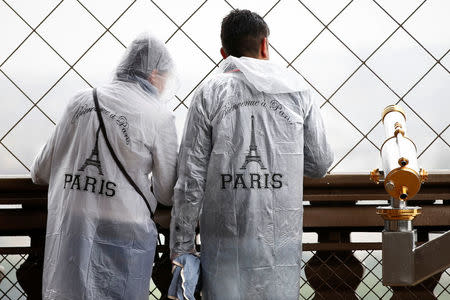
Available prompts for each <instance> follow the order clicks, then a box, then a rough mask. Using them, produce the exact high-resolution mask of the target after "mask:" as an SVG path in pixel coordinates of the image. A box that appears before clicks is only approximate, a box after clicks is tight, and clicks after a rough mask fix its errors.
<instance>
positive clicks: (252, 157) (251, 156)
mask: <svg viewBox="0 0 450 300" xmlns="http://www.w3.org/2000/svg"><path fill="white" fill-rule="evenodd" d="M254 123H255V117H254V116H253V115H252V133H251V137H250V150H249V151H248V154H247V155H246V156H245V162H244V164H243V165H242V167H241V170H245V169H247V164H248V163H250V162H252V161H254V162H257V163H258V164H259V166H260V167H261V169H262V170H265V169H267V168H266V167H264V164H263V162H262V160H261V156H260V155H259V153H258V147H257V146H256V139H255V124H254Z"/></svg>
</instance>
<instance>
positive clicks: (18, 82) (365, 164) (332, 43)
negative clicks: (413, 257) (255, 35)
mask: <svg viewBox="0 0 450 300" xmlns="http://www.w3.org/2000/svg"><path fill="white" fill-rule="evenodd" d="M232 7H234V8H249V9H251V10H254V11H256V12H258V13H259V14H261V15H263V16H264V18H265V20H266V22H267V23H268V25H269V27H270V30H271V34H270V37H269V41H270V44H271V49H270V55H271V59H272V60H274V61H276V62H277V63H279V64H281V65H283V66H289V67H290V68H294V70H295V71H297V72H298V73H299V76H303V77H304V78H305V79H306V80H307V81H308V83H309V84H311V86H312V90H313V92H314V96H315V100H316V101H317V102H318V103H319V104H320V105H321V106H322V113H323V116H324V118H325V121H326V124H327V128H328V135H329V138H330V141H331V143H332V145H333V148H334V151H335V157H336V159H335V162H334V164H333V166H332V167H331V169H330V171H331V172H332V173H334V172H368V171H369V170H371V169H373V168H376V167H380V164H381V163H380V159H379V151H378V149H377V148H379V147H380V146H381V144H382V142H383V141H384V136H383V130H382V127H381V124H380V123H379V121H380V115H381V112H382V110H383V108H384V107H385V106H387V105H389V104H394V103H398V102H399V104H400V105H401V106H402V107H403V108H404V109H405V111H406V113H407V125H408V131H409V134H408V135H409V136H410V137H411V138H412V139H413V140H414V142H415V143H416V145H417V148H418V155H419V157H420V158H419V160H420V164H421V166H422V167H424V168H426V169H428V170H430V169H431V170H436V169H450V129H449V120H450V117H449V114H450V101H449V100H450V73H449V69H450V54H449V53H448V52H449V48H450V29H449V28H450V18H449V17H448V13H449V12H450V1H447V0H428V1H415V0H402V1H399V0H396V1H391V0H377V1H373V0H355V1H344V0H328V1H325V0H321V1H318V0H302V1H297V0H281V1H275V0H270V1H269V0H267V1H237V0H228V1H224V0H209V1H194V0H183V1H168V0H154V1H149V0H137V1H131V0H126V1H125V0H123V1H106V0H104V1H98V0H95V1H94V0H92V1H91V0H85V1H81V0H80V1H75V0H64V1H43V0H39V1H25V0H20V1H0V22H1V26H0V91H1V93H0V103H1V109H0V175H18V174H28V173H29V168H30V166H31V163H32V161H33V158H34V156H35V155H36V154H37V152H38V151H39V149H40V147H41V146H42V145H43V144H44V143H45V141H46V140H47V138H48V137H49V135H50V133H51V131H52V130H53V128H54V125H55V123H57V122H58V120H59V118H60V116H61V114H62V111H63V109H64V107H65V105H66V103H67V102H68V101H69V99H70V97H71V96H72V95H73V94H74V93H75V92H76V91H77V90H80V89H85V88H89V86H97V85H100V84H102V83H105V82H108V81H109V80H110V79H111V74H112V71H113V70H114V67H115V66H116V64H117V62H118V60H119V59H120V57H121V55H122V54H123V53H124V50H125V46H126V45H128V44H129V43H130V41H131V40H132V39H133V38H134V37H135V36H136V35H138V34H139V33H140V32H142V31H146V30H148V31H150V32H152V33H153V34H156V35H157V36H158V37H159V38H161V39H162V40H163V41H165V42H166V43H167V46H168V48H169V49H170V51H171V52H172V54H173V56H174V57H175V59H176V62H177V65H178V71H179V74H180V77H181V87H180V90H179V91H178V93H177V97H176V98H174V99H172V100H171V101H170V102H169V103H168V104H167V105H168V106H169V107H170V109H171V110H173V111H174V113H175V115H176V118H177V127H178V133H179V135H180V136H181V133H182V129H183V125H184V121H185V117H186V113H187V108H188V107H189V103H190V100H191V95H192V91H193V89H195V87H196V86H197V85H198V84H199V83H200V82H201V81H202V80H204V79H205V78H206V77H208V76H211V74H214V73H215V72H217V65H218V64H219V63H220V61H221V56H220V54H219V48H220V38H219V33H220V22H221V19H222V18H223V16H224V15H225V14H227V13H228V12H229V11H230V10H231V9H232ZM411 14H412V15H411ZM438 60H439V62H438ZM300 74H301V75H300Z"/></svg>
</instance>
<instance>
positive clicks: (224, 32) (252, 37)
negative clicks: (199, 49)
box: [220, 9, 270, 57]
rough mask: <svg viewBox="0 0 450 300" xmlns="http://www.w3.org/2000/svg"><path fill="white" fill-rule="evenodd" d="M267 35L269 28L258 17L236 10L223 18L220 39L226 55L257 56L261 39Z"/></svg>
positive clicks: (251, 13) (246, 11)
mask: <svg viewBox="0 0 450 300" xmlns="http://www.w3.org/2000/svg"><path fill="white" fill-rule="evenodd" d="M269 33H270V32H269V27H268V26H267V24H266V22H265V21H264V19H263V18H261V16H260V15H258V14H257V13H254V12H251V11H249V10H246V9H243V10H239V9H236V10H233V11H231V12H230V13H229V14H228V15H227V16H226V17H225V18H223V20H222V28H221V31H220V39H221V40H222V48H223V49H224V50H225V52H226V54H228V55H232V56H235V57H241V56H257V55H258V52H259V46H260V43H261V41H262V39H263V38H265V37H267V36H269Z"/></svg>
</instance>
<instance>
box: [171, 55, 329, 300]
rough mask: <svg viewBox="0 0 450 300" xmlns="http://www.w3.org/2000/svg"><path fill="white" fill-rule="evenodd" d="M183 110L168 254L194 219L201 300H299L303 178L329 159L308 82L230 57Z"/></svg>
mask: <svg viewBox="0 0 450 300" xmlns="http://www.w3.org/2000/svg"><path fill="white" fill-rule="evenodd" d="M223 71H224V72H223V73H221V74H218V75H216V76H214V77H212V78H211V79H209V80H208V81H207V82H205V83H204V84H203V85H202V86H201V87H200V88H199V89H198V90H197V91H196V93H195V96H194V98H193V101H192V104H191V107H190V109H189V114H188V119H187V124H186V129H185V133H184V137H183V140H182V144H181V147H180V155H179V160H178V163H179V169H178V181H177V184H176V186H175V193H174V207H173V210H172V223H171V251H172V255H174V254H182V253H188V252H192V251H193V248H194V235H195V228H196V226H197V221H198V220H200V237H201V264H202V266H201V267H202V280H203V299H214V300H218V299H224V300H225V299H226V300H234V299H241V300H248V299H298V297H299V290H300V263H301V251H302V248H301V243H302V232H303V230H302V225H303V224H302V223H303V205H302V198H303V175H306V176H309V177H322V176H324V175H325V174H326V171H327V169H328V168H329V166H330V165H331V163H332V161H333V154H332V152H331V150H330V147H329V145H328V143H327V141H326V137H325V132H324V125H323V122H322V117H321V115H320V110H319V108H318V106H317V105H316V104H315V102H314V101H313V100H312V99H311V97H310V92H309V90H308V89H307V86H306V83H304V81H303V80H301V78H299V77H298V76H295V75H294V74H292V73H290V72H289V71H288V70H287V69H285V68H281V67H279V66H277V65H274V64H273V63H271V62H270V61H266V60H258V59H252V58H246V57H242V58H235V57H228V58H227V59H226V60H225V61H224V65H223Z"/></svg>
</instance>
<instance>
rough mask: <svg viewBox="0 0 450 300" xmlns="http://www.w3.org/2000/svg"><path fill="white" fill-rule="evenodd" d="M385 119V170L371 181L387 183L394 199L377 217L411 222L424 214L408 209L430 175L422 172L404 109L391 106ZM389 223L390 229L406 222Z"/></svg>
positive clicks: (387, 189)
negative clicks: (407, 203) (408, 134)
mask: <svg viewBox="0 0 450 300" xmlns="http://www.w3.org/2000/svg"><path fill="white" fill-rule="evenodd" d="M381 120H382V122H383V125H384V132H385V138H386V140H385V141H384V143H383V145H382V146H381V150H380V154H381V161H382V165H383V171H380V170H379V169H376V170H373V171H372V172H371V174H370V178H371V180H372V181H374V182H376V183H377V184H378V183H380V182H383V183H384V188H385V189H386V191H387V192H388V193H389V194H390V195H391V197H392V198H391V206H387V207H378V208H377V214H379V215H381V217H382V218H383V219H384V220H385V221H411V220H412V219H414V217H415V216H417V215H418V214H420V213H421V208H420V207H407V206H406V200H409V199H411V198H412V197H414V196H415V195H416V194H417V193H418V192H419V190H420V186H421V184H422V183H424V182H425V181H426V180H427V177H428V174H427V172H426V171H425V170H423V169H419V165H418V162H417V148H416V145H415V144H414V142H413V141H412V140H411V139H410V138H409V137H408V136H407V134H406V133H407V130H406V115H405V112H404V111H403V109H402V108H401V107H400V106H398V105H389V106H388V107H386V108H385V109H384V111H383V113H382V115H381ZM388 223H389V224H388ZM388 223H386V222H385V225H386V226H387V227H391V226H392V225H394V226H395V227H396V226H397V225H400V223H404V222H400V223H399V222H388ZM408 223H410V222H408ZM404 225H409V226H406V227H407V228H410V226H411V225H410V224H404Z"/></svg>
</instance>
